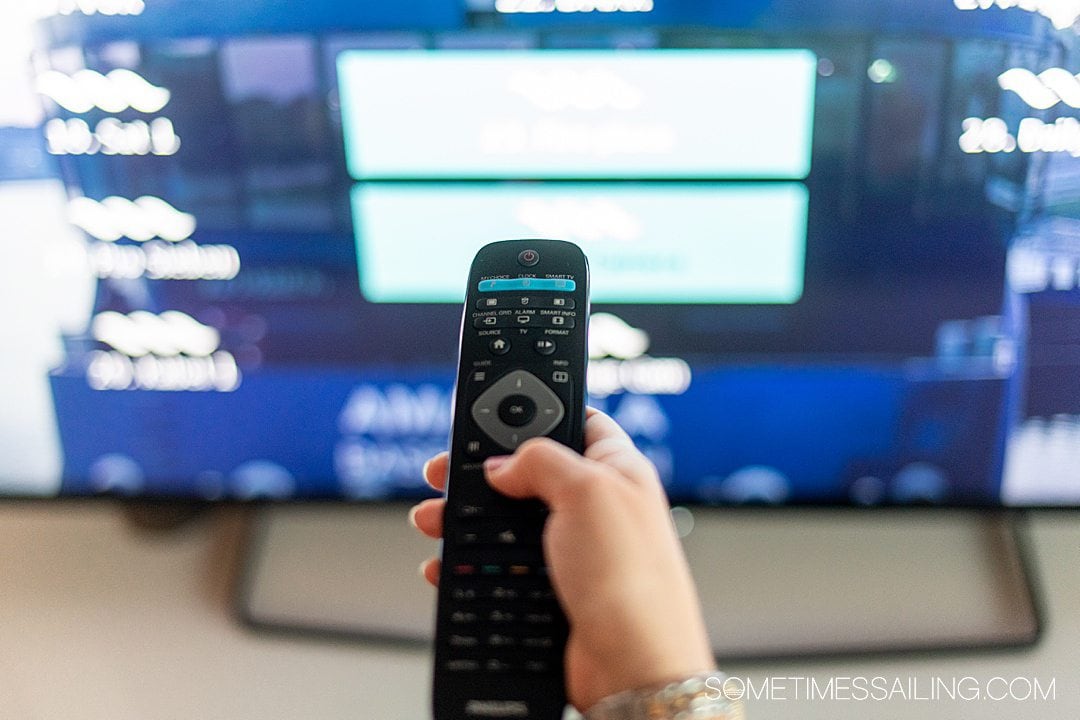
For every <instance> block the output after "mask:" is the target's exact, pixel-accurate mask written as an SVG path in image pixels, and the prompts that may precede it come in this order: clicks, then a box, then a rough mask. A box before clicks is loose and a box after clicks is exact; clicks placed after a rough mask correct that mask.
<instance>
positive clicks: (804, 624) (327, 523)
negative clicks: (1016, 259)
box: [237, 504, 1040, 660]
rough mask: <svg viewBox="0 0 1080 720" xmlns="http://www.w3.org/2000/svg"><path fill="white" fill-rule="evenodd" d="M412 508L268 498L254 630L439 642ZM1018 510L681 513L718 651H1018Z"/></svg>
mask: <svg viewBox="0 0 1080 720" xmlns="http://www.w3.org/2000/svg"><path fill="white" fill-rule="evenodd" d="M407 508H408V506H407V505H404V504H372V505H271V506H266V507H264V508H261V509H260V510H259V512H258V513H257V516H256V518H255V521H254V527H253V532H252V536H251V542H250V545H249V554H248V557H247V561H246V566H245V568H244V570H243V572H242V573H241V581H240V583H239V584H238V592H237V609H238V612H239V614H240V616H241V617H242V618H243V619H244V620H245V621H246V622H248V623H250V624H251V625H253V626H254V627H257V628H261V629H265V630H277V631H292V632H302V633H313V634H319V635H326V636H335V637H345V638H353V639H357V640H380V641H391V642H400V643H412V644H425V643H428V642H430V638H431V622H432V618H433V612H434V602H435V595H434V592H433V590H432V589H431V588H430V587H429V586H428V585H427V584H426V583H425V582H424V581H423V580H422V579H421V578H420V576H419V575H418V573H417V566H418V565H419V563H420V561H421V560H423V559H424V558H426V557H429V556H430V555H432V554H433V553H434V552H435V550H436V545H435V543H434V542H433V541H431V540H428V539H427V538H424V537H422V536H421V535H420V534H419V533H418V532H416V531H415V530H414V529H413V528H411V527H409V526H408V523H407V521H406V513H407ZM1023 519H1024V518H1023V516H1022V515H1020V514H1018V513H1016V512H1012V511H1003V510H999V511H975V510H957V509H936V508H934V509H930V508H926V509H923V508H912V509H906V508H905V509H873V510H871V509H794V508H783V509H761V510H758V509H741V508H740V509H714V508H702V507H693V508H690V509H689V510H688V512H683V511H680V523H679V524H680V526H681V527H683V528H685V527H687V526H688V525H689V524H690V523H691V522H692V524H693V529H692V531H691V532H689V534H688V535H686V536H685V537H684V540H683V542H684V547H685V548H686V553H687V557H688V558H689V560H690V564H691V567H692V569H693V572H694V577H695V578H696V579H697V582H698V586H699V588H700V590H701V597H702V604H703V608H704V612H705V617H706V623H707V625H708V628H709V632H710V635H711V637H712V640H713V647H714V650H715V652H716V655H717V657H718V658H721V659H725V660H734V659H764V658H783V657H801V656H805V657H810V656H822V655H844V654H853V653H895V652H903V651H926V650H941V649H956V650H969V649H974V648H993V647H1017V646H1023V645H1027V644H1030V643H1033V642H1034V641H1035V640H1036V639H1037V637H1038V635H1039V630H1040V614H1039V609H1038V603H1037V600H1036V593H1035V588H1034V582H1033V578H1032V576H1031V573H1030V570H1029V569H1028V566H1027V563H1026V561H1025V555H1024V552H1023V546H1022V542H1021V540H1022V536H1023V533H1022V530H1023V528H1022V527H1018V524H1020V525H1022V524H1023Z"/></svg>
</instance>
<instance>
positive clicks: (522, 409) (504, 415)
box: [498, 395, 536, 427]
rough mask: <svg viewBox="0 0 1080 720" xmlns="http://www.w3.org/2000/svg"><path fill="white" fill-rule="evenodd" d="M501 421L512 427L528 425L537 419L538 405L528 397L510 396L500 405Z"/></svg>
mask: <svg viewBox="0 0 1080 720" xmlns="http://www.w3.org/2000/svg"><path fill="white" fill-rule="evenodd" d="M498 412H499V419H500V420H502V421H503V422H504V423H506V424H507V425H510V426H511V427H521V426H522V425H528V424H529V423H530V422H532V419H533V418H534V417H536V403H535V402H533V399H532V398H530V397H529V396H528V395H508V396H507V397H506V398H505V399H504V400H503V401H502V402H501V403H499V411H498Z"/></svg>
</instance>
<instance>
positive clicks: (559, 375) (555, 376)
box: [551, 370, 570, 383]
mask: <svg viewBox="0 0 1080 720" xmlns="http://www.w3.org/2000/svg"><path fill="white" fill-rule="evenodd" d="M551 382H557V383H568V382H570V373H568V372H566V371H565V370H556V371H555V372H553V373H551Z"/></svg>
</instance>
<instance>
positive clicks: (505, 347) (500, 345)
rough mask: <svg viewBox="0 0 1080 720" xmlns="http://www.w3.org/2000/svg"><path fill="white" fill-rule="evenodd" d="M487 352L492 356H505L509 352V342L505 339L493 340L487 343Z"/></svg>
mask: <svg viewBox="0 0 1080 720" xmlns="http://www.w3.org/2000/svg"><path fill="white" fill-rule="evenodd" d="M488 350H490V351H491V354H492V355H505V354H506V353H508V352H510V341H509V340H507V339H506V338H495V339H494V340H492V341H491V342H490V343H488Z"/></svg>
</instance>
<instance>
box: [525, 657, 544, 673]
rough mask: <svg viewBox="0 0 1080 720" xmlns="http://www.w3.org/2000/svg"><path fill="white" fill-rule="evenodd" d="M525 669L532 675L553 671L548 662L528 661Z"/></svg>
mask: <svg viewBox="0 0 1080 720" xmlns="http://www.w3.org/2000/svg"><path fill="white" fill-rule="evenodd" d="M523 667H524V668H525V669H526V670H527V671H528V672H532V673H546V672H548V671H549V670H551V664H550V663H548V662H547V661H546V660H526V661H525V664H524V666H523Z"/></svg>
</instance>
